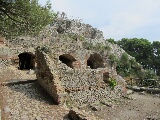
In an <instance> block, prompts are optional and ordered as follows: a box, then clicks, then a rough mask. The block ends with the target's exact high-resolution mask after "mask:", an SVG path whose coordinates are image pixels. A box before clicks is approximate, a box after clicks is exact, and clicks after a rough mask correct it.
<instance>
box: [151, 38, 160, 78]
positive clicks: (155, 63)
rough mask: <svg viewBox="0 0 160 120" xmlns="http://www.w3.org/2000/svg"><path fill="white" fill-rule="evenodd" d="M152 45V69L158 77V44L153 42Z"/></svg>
mask: <svg viewBox="0 0 160 120" xmlns="http://www.w3.org/2000/svg"><path fill="white" fill-rule="evenodd" d="M152 45H153V57H152V58H153V69H154V71H155V72H156V74H157V75H158V76H160V42H159V41H154V42H153V43H152Z"/></svg>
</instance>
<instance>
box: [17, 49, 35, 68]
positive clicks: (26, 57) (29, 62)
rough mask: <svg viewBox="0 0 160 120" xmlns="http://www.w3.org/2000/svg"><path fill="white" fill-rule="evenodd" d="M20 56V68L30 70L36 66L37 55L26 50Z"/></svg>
mask: <svg viewBox="0 0 160 120" xmlns="http://www.w3.org/2000/svg"><path fill="white" fill-rule="evenodd" d="M18 57H19V69H20V70H24V69H26V70H29V69H33V68H35V55H34V54H32V53H30V52H24V53H21V54H19V55H18Z"/></svg>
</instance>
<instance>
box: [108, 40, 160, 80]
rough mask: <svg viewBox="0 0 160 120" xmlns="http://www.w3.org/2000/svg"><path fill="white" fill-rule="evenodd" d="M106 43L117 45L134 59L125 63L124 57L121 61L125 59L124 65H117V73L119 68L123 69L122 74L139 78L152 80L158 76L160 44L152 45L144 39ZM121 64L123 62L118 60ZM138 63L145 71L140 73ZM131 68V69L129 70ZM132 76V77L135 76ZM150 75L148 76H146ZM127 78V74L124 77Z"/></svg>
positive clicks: (159, 72) (159, 69)
mask: <svg viewBox="0 0 160 120" xmlns="http://www.w3.org/2000/svg"><path fill="white" fill-rule="evenodd" d="M107 41H108V42H110V43H112V44H118V45H119V46H120V47H121V48H122V49H124V50H125V51H126V52H127V53H128V54H129V55H131V56H133V57H135V60H133V59H131V60H128V61H126V60H127V59H126V58H125V56H123V58H121V59H124V60H125V59H126V60H125V62H126V63H124V64H125V65H124V64H123V63H121V64H119V65H118V67H117V69H118V72H121V71H123V70H120V69H121V68H124V71H125V70H127V71H128V72H127V71H126V72H123V73H129V72H130V73H135V74H136V75H138V76H141V77H148V78H153V77H155V76H156V75H157V76H160V42H159V41H154V42H153V43H151V42H149V41H148V40H146V39H143V38H141V39H138V38H132V39H128V38H123V39H121V40H119V41H114V39H107ZM120 61H121V62H123V60H120ZM136 61H137V62H138V63H140V64H141V65H142V67H143V69H144V70H145V71H143V72H142V71H140V69H141V66H140V64H137V63H136ZM130 68H131V69H130ZM135 74H134V75H135ZM147 74H150V75H147ZM125 76H127V74H126V75H125Z"/></svg>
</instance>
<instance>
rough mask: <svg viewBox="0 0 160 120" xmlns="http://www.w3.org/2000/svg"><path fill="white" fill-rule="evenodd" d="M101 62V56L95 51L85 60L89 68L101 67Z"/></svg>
mask: <svg viewBox="0 0 160 120" xmlns="http://www.w3.org/2000/svg"><path fill="white" fill-rule="evenodd" d="M103 63H104V62H103V59H102V57H101V56H100V55H99V54H97V53H94V54H91V55H90V57H89V58H88V60H87V66H89V67H90V68H91V69H97V68H103V67H104V65H103Z"/></svg>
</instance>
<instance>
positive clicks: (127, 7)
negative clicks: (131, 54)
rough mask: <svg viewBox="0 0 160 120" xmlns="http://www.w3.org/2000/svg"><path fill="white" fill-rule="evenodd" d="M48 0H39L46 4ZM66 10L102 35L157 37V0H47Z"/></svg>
mask: <svg viewBox="0 0 160 120" xmlns="http://www.w3.org/2000/svg"><path fill="white" fill-rule="evenodd" d="M46 1H47V0H39V4H41V5H42V6H43V5H45V3H46ZM50 2H51V3H52V10H53V11H54V12H57V11H59V12H65V13H66V14H67V17H68V18H70V19H80V20H82V22H83V23H86V24H90V25H92V26H93V27H94V28H97V29H99V30H101V31H102V32H103V35H104V38H105V39H109V38H112V39H115V40H121V39H122V38H144V39H147V40H149V41H151V42H152V41H160V0H50Z"/></svg>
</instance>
